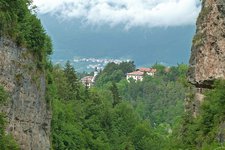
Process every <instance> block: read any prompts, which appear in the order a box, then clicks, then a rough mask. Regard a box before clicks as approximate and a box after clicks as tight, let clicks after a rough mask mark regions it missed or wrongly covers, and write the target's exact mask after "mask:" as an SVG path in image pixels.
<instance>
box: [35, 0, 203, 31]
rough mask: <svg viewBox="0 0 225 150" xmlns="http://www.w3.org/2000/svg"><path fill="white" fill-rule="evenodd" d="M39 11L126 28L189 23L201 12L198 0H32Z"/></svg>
mask: <svg viewBox="0 0 225 150" xmlns="http://www.w3.org/2000/svg"><path fill="white" fill-rule="evenodd" d="M34 4H35V5H37V6H38V10H39V12H40V13H51V14H57V15H59V16H60V17H62V18H64V19H66V20H67V19H81V20H82V21H83V22H86V23H88V24H92V25H103V24H108V25H110V26H116V25H119V24H123V25H125V27H126V28H130V27H136V26H144V27H146V26H147V27H158V26H163V27H168V26H182V25H192V24H194V23H195V21H196V18H197V16H198V13H199V11H200V7H201V6H200V2H199V0H34Z"/></svg>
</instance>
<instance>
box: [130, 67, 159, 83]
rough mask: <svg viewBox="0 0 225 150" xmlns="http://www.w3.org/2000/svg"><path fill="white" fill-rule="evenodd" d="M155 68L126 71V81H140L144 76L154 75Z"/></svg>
mask: <svg viewBox="0 0 225 150" xmlns="http://www.w3.org/2000/svg"><path fill="white" fill-rule="evenodd" d="M156 71H157V70H156V69H153V68H139V69H137V70H136V71H134V72H130V73H127V81H129V79H134V80H135V81H142V80H143V78H144V76H145V75H147V76H154V75H155V73H156Z"/></svg>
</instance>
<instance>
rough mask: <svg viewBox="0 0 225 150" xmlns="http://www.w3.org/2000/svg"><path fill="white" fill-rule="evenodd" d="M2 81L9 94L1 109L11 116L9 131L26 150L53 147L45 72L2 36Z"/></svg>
mask: <svg viewBox="0 0 225 150" xmlns="http://www.w3.org/2000/svg"><path fill="white" fill-rule="evenodd" d="M0 84H1V85H3V87H4V88H5V90H6V91H8V92H9V93H10V98H9V99H10V100H9V101H8V104H6V105H5V106H4V107H3V108H1V111H3V112H5V113H6V114H7V116H8V123H9V125H8V128H7V132H10V133H12V134H13V136H14V138H15V139H16V141H17V142H18V144H19V145H20V146H21V149H24V150H47V149H50V140H49V137H50V122H51V113H50V111H49V110H48V106H47V103H46V101H45V89H46V81H45V74H44V72H43V71H40V70H38V69H37V68H36V65H35V58H34V57H33V56H32V55H31V53H30V52H28V51H27V50H26V49H20V48H18V47H17V46H16V45H15V44H14V43H13V42H12V41H10V40H6V39H3V38H0Z"/></svg>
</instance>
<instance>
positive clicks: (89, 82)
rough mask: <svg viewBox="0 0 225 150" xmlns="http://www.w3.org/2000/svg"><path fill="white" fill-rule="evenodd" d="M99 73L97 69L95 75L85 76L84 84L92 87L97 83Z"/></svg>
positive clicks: (82, 81) (82, 80)
mask: <svg viewBox="0 0 225 150" xmlns="http://www.w3.org/2000/svg"><path fill="white" fill-rule="evenodd" d="M97 75H98V71H97V70H95V72H94V76H86V77H83V78H82V79H81V83H82V84H83V85H84V86H86V87H88V88H90V87H91V86H92V85H94V83H95V78H96V76H97Z"/></svg>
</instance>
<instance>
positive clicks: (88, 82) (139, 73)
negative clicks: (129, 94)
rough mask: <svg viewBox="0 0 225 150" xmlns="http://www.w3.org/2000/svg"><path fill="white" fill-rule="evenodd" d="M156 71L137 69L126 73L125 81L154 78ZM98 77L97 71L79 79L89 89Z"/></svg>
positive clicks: (152, 69)
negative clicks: (145, 77) (92, 74)
mask: <svg viewBox="0 0 225 150" xmlns="http://www.w3.org/2000/svg"><path fill="white" fill-rule="evenodd" d="M156 71H157V70H156V69H154V68H139V69H137V70H136V71H134V72H130V73H127V76H126V78H127V81H128V82H129V80H130V79H133V80H135V81H143V78H144V76H146V75H147V76H154V75H155V73H156ZM97 75H98V71H97V70H96V71H95V72H94V76H86V77H83V78H82V79H81V82H82V84H83V85H85V86H86V87H88V88H90V87H91V86H92V85H94V83H95V78H96V76H97Z"/></svg>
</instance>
